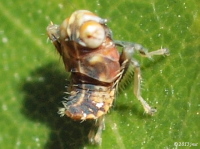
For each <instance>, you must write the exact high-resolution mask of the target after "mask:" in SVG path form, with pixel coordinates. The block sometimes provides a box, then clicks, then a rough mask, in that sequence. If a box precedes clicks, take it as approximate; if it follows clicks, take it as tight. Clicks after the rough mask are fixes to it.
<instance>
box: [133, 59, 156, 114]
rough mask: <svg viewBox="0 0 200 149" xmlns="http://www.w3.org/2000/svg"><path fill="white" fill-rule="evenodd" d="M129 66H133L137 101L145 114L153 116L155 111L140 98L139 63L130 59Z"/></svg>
mask: <svg viewBox="0 0 200 149" xmlns="http://www.w3.org/2000/svg"><path fill="white" fill-rule="evenodd" d="M131 64H132V65H133V66H134V94H135V96H136V97H137V99H138V100H139V101H140V102H141V104H142V106H143V108H144V110H145V112H146V113H148V114H150V115H153V113H155V112H156V109H154V108H152V107H150V106H149V104H148V103H147V102H146V101H145V100H144V99H143V97H142V96H141V92H140V91H141V70H140V65H139V63H138V62H137V61H136V60H134V59H132V60H131Z"/></svg>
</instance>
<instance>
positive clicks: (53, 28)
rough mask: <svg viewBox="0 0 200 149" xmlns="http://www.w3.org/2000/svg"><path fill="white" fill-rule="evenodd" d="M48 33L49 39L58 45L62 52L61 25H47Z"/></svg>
mask: <svg viewBox="0 0 200 149" xmlns="http://www.w3.org/2000/svg"><path fill="white" fill-rule="evenodd" d="M47 34H48V37H49V39H50V40H51V41H52V42H53V44H54V46H55V47H56V49H57V51H58V52H59V53H60V55H61V54H62V49H61V43H60V26H59V25H56V24H53V23H52V22H51V24H50V25H49V26H47Z"/></svg>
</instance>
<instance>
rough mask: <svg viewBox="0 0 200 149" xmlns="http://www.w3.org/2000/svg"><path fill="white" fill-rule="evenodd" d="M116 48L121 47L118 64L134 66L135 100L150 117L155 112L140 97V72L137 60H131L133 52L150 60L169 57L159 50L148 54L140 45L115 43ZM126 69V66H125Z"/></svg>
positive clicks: (165, 51)
mask: <svg viewBox="0 0 200 149" xmlns="http://www.w3.org/2000/svg"><path fill="white" fill-rule="evenodd" d="M115 44H116V45H117V46H121V47H123V51H122V54H121V57H120V62H121V64H123V62H124V61H127V60H128V61H129V63H127V64H131V65H133V66H134V94H135V96H136V97H137V99H138V100H139V101H140V102H141V104H142V106H143V108H144V110H145V112H146V113H148V114H150V115H152V114H153V113H155V112H156V109H154V108H152V107H150V106H149V104H148V103H147V102H146V101H145V100H144V99H143V98H142V96H141V92H140V91H141V70H140V65H139V63H138V61H137V60H135V59H133V58H132V56H133V54H134V52H135V51H137V52H139V53H140V54H141V55H143V56H145V57H148V58H150V57H151V56H153V55H169V51H168V50H167V49H159V50H156V51H153V52H148V51H147V49H145V48H144V47H143V46H142V45H140V44H136V43H131V42H124V41H115ZM127 67H128V66H127Z"/></svg>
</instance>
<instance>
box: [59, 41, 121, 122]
mask: <svg viewBox="0 0 200 149" xmlns="http://www.w3.org/2000/svg"><path fill="white" fill-rule="evenodd" d="M63 42H64V43H63ZM61 45H63V50H62V53H60V54H61V56H62V57H63V61H64V64H65V67H66V69H67V70H69V71H70V72H71V85H72V86H71V87H70V88H69V89H70V90H71V91H69V92H71V93H70V96H69V97H68V101H67V102H65V105H66V115H67V116H69V117H71V118H73V119H76V120H85V119H96V118H98V117H100V116H102V115H103V114H106V113H107V111H108V110H109V108H110V107H111V106H112V103H113V100H114V96H115V90H116V88H115V87H116V83H115V82H116V81H117V79H118V78H119V73H120V63H119V58H120V55H119V53H118V50H117V49H116V47H115V44H114V43H113V41H112V40H111V39H110V38H109V37H107V39H106V40H105V42H104V43H103V44H102V45H101V46H100V47H98V48H96V49H92V50H91V49H89V48H87V47H82V46H80V45H78V44H77V43H75V42H71V41H62V40H61Z"/></svg>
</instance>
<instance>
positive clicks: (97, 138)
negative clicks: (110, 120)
mask: <svg viewBox="0 0 200 149" xmlns="http://www.w3.org/2000/svg"><path fill="white" fill-rule="evenodd" d="M104 129H105V117H104V116H101V117H100V118H98V119H97V121H96V122H95V123H94V125H93V126H92V128H91V130H90V132H89V134H88V139H89V141H90V143H91V144H97V145H101V142H102V137H101V134H102V131H103V130H104Z"/></svg>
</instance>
